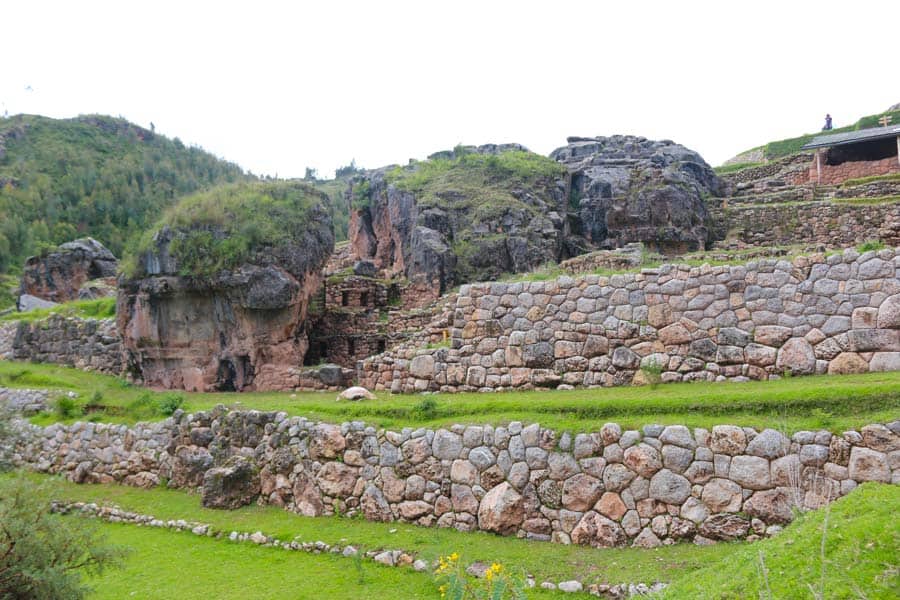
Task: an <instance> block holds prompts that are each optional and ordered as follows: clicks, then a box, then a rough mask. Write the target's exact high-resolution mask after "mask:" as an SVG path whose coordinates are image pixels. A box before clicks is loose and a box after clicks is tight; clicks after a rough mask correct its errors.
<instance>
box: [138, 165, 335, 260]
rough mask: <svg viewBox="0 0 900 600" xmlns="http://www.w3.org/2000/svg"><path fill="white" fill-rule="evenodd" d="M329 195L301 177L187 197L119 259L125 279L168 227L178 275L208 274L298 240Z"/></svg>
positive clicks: (313, 222)
mask: <svg viewBox="0 0 900 600" xmlns="http://www.w3.org/2000/svg"><path fill="white" fill-rule="evenodd" d="M326 202H327V197H326V196H325V194H323V193H322V192H319V191H317V190H316V189H315V188H313V187H312V186H310V185H308V184H306V183H302V182H299V181H288V182H248V183H244V182H242V183H235V184H230V185H224V186H219V187H216V188H213V189H210V190H206V191H203V192H198V193H196V194H193V195H191V196H188V197H186V198H184V199H182V200H181V201H179V202H178V204H176V205H175V206H173V207H172V208H170V209H169V210H168V211H167V212H166V213H165V215H164V216H163V217H162V219H160V220H159V221H158V222H157V223H156V225H155V226H154V227H153V228H152V229H150V230H149V231H147V232H146V233H145V234H144V235H143V236H142V237H141V239H140V241H139V242H138V243H137V245H136V248H135V249H134V250H133V251H130V252H129V253H128V254H126V256H125V257H124V259H123V261H122V262H123V265H122V271H123V272H124V273H125V275H126V276H128V277H140V276H143V275H145V274H146V265H145V264H144V261H145V260H146V257H147V255H148V254H151V253H153V252H155V251H156V249H157V248H156V244H157V242H158V236H159V234H160V233H161V232H162V231H163V230H164V229H165V228H168V229H170V230H172V232H173V238H172V240H171V243H170V245H169V248H168V252H169V254H170V255H171V256H172V257H173V258H174V259H175V261H176V264H177V266H178V270H179V274H180V275H182V276H193V277H209V276H212V275H214V274H216V273H218V272H220V271H222V270H228V269H233V268H235V267H237V266H239V265H241V264H242V263H245V262H248V261H252V260H254V257H255V256H256V254H257V253H258V252H260V251H272V250H278V249H280V248H283V247H285V246H288V245H290V244H291V243H293V242H299V241H300V240H302V239H303V238H304V236H305V235H306V234H307V233H308V232H309V229H310V228H311V227H315V226H317V225H318V224H319V222H318V216H317V215H313V214H312V213H313V212H314V211H317V210H323V209H324V208H325V203H326Z"/></svg>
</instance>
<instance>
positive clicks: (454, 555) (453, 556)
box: [450, 552, 459, 560]
mask: <svg viewBox="0 0 900 600" xmlns="http://www.w3.org/2000/svg"><path fill="white" fill-rule="evenodd" d="M458 559H459V554H457V553H456V552H454V553H453V554H451V555H450V560H458Z"/></svg>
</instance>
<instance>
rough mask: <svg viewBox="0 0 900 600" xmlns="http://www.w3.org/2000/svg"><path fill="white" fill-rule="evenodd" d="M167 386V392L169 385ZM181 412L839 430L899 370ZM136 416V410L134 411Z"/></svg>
mask: <svg viewBox="0 0 900 600" xmlns="http://www.w3.org/2000/svg"><path fill="white" fill-rule="evenodd" d="M0 385H2V386H8V387H20V388H52V389H59V390H62V391H70V390H71V391H75V392H78V393H79V394H80V397H79V399H78V401H77V402H78V403H79V404H80V405H84V404H86V403H88V402H90V403H92V404H104V405H107V406H109V407H111V410H109V411H108V412H107V413H106V414H104V413H96V414H94V415H93V420H103V421H113V422H125V423H127V422H133V421H134V420H135V419H136V418H140V416H139V417H136V416H134V415H129V414H128V412H127V407H128V406H129V405H131V404H133V403H135V401H137V400H139V399H140V398H141V397H142V396H150V397H152V398H154V399H159V398H162V395H163V393H161V392H152V391H148V390H146V389H143V388H140V387H136V386H132V385H129V384H128V383H127V382H125V381H124V380H121V379H118V378H115V377H110V376H106V375H99V374H96V373H89V372H84V371H80V370H77V369H72V368H67V367H60V366H57V365H41V364H31V363H19V362H10V361H0ZM169 393H170V394H171V392H169ZM184 398H185V405H184V408H185V410H187V411H196V410H203V409H208V408H211V407H213V406H215V405H216V404H220V403H221V404H225V405H227V406H233V407H242V408H254V409H259V410H283V411H286V412H287V413H288V414H290V415H302V416H305V417H307V418H310V419H321V420H326V421H331V422H340V421H344V420H352V419H361V420H364V421H367V422H368V423H370V424H372V425H375V426H383V427H391V428H395V429H396V428H401V427H406V426H409V427H419V426H442V425H449V424H452V423H492V424H501V423H506V422H509V421H511V420H520V421H524V422H539V423H541V424H542V425H543V426H545V427H552V428H555V429H557V430H568V431H573V432H578V431H597V430H599V428H600V427H601V426H602V425H603V423H606V422H608V421H616V422H618V423H620V424H622V425H623V426H626V427H639V426H641V425H645V424H648V423H661V424H685V425H688V426H692V427H711V426H712V425H715V424H723V423H731V424H735V423H737V424H740V425H742V426H753V427H760V428H761V427H773V428H779V429H784V430H786V431H788V432H793V431H797V430H801V429H813V430H815V429H830V430H833V431H843V430H846V429H850V428H856V427H860V426H862V425H866V424H869V423H873V422H888V421H892V420H894V419H897V418H898V417H900V372H894V373H868V374H865V375H843V376H833V375H828V376H819V377H792V378H787V379H782V380H779V381H768V382H747V383H740V384H737V383H678V384H666V385H660V386H658V387H657V388H656V389H650V388H648V387H617V388H605V389H579V390H571V391H556V390H552V391H531V392H506V393H496V394H447V395H440V394H438V395H432V396H426V397H421V396H392V395H389V394H385V393H382V394H381V397H380V398H379V399H378V400H376V401H369V402H356V403H350V402H335V400H334V398H335V394H333V393H315V392H309V393H297V394H289V393H285V392H255V393H244V394H234V393H231V394H228V393H214V394H213V393H210V394H202V393H189V394H184ZM141 416H144V415H141ZM76 419H79V420H84V419H85V416H83V415H77V416H73V417H70V418H68V419H60V418H59V417H58V416H57V415H55V414H51V413H48V414H43V415H38V416H36V417H34V418H33V422H36V423H39V424H45V425H46V424H49V423H52V422H55V421H57V420H63V421H67V422H72V421H74V420H76Z"/></svg>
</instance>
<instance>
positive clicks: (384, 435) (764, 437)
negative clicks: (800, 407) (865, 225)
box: [14, 407, 900, 547]
mask: <svg viewBox="0 0 900 600" xmlns="http://www.w3.org/2000/svg"><path fill="white" fill-rule="evenodd" d="M19 427H20V428H21V437H20V439H19V441H18V443H17V445H16V447H15V455H14V462H15V463H17V464H19V465H23V466H27V467H30V468H32V469H35V470H38V471H43V472H49V473H61V474H64V475H65V476H66V477H68V478H69V479H72V480H74V481H76V482H79V483H81V482H121V483H125V484H128V485H136V486H142V487H150V486H154V485H157V484H158V483H159V482H160V481H161V480H162V478H166V479H167V480H168V485H169V486H170V487H175V488H184V489H197V488H201V489H202V502H203V504H204V505H205V506H210V507H219V508H223V507H227V508H234V507H236V506H240V505H242V504H247V503H250V502H253V501H259V502H260V503H263V504H266V503H268V504H274V505H278V506H282V507H284V508H285V509H287V510H290V511H293V512H297V513H300V514H303V515H309V516H314V515H322V514H331V513H333V512H340V513H341V514H345V515H348V516H351V515H355V514H358V513H361V514H362V515H363V516H364V517H365V518H366V519H369V520H375V521H404V522H411V523H417V524H419V525H426V526H430V525H437V526H440V527H455V528H457V529H460V530H465V531H471V530H485V531H492V532H495V533H499V534H503V535H516V536H519V537H525V538H529V539H535V540H552V541H556V542H561V543H576V544H585V545H592V546H598V547H600V546H624V545H629V544H633V545H636V546H642V547H654V546H658V545H660V544H662V543H672V542H674V541H676V540H693V541H694V542H696V543H708V542H709V541H710V540H731V539H738V538H751V539H752V538H753V537H758V536H759V535H762V534H764V533H772V532H774V531H777V530H778V529H779V528H780V526H781V525H783V524H785V523H787V522H789V521H790V520H791V519H792V518H793V515H794V512H793V511H794V509H796V508H801V509H802V508H817V507H819V506H821V505H823V504H824V503H826V502H829V501H831V500H833V499H835V498H837V497H839V496H841V495H843V494H846V493H848V492H849V491H851V490H852V489H854V488H855V487H856V486H857V485H858V484H859V483H862V482H865V481H881V482H888V483H890V482H893V483H895V484H896V483H900V435H898V434H900V421H894V422H893V423H890V424H888V425H887V426H884V425H869V426H867V427H863V428H862V429H861V430H860V431H858V432H857V431H848V432H845V433H843V434H841V435H833V434H831V433H829V432H827V431H818V432H814V431H802V432H798V433H796V434H794V435H793V436H791V438H787V437H785V436H784V435H782V434H781V433H779V432H778V431H775V430H771V429H767V430H764V431H762V432H757V431H755V430H753V429H749V428H741V427H736V426H731V425H719V426H715V427H713V428H712V429H711V430H706V429H701V428H697V429H693V430H691V429H689V428H687V427H684V426H678V425H671V426H667V427H663V426H657V425H650V426H646V427H644V428H643V429H642V430H640V431H637V430H628V431H622V428H621V427H619V426H618V425H616V424H612V423H610V424H607V425H604V426H603V427H602V428H601V430H600V431H598V432H595V433H585V434H578V435H574V436H573V435H571V434H569V433H559V432H556V431H552V430H548V429H543V428H541V427H540V426H539V425H537V424H532V425H528V426H525V425H523V424H522V423H518V422H513V423H510V424H509V425H508V426H505V427H492V426H463V425H455V426H453V427H451V428H449V429H439V430H436V431H435V430H431V429H425V428H421V429H415V430H413V429H403V430H402V431H386V430H376V429H375V428H374V427H369V426H366V425H365V423H362V422H351V423H343V424H341V425H331V424H327V423H314V422H310V421H307V420H306V419H304V418H301V417H291V418H289V417H288V416H287V415H286V414H284V413H262V412H256V411H247V412H237V411H233V412H228V411H226V409H225V408H224V407H218V408H217V409H215V410H213V411H210V412H199V413H196V414H194V415H186V414H184V413H182V412H181V411H177V412H176V413H175V415H174V416H173V417H172V418H169V419H166V420H165V421H162V422H158V423H152V424H146V423H139V424H137V425H135V426H134V427H128V426H125V425H104V424H95V423H76V424H74V425H70V426H65V425H52V426H49V427H46V428H41V427H38V426H34V425H29V424H25V423H24V422H19Z"/></svg>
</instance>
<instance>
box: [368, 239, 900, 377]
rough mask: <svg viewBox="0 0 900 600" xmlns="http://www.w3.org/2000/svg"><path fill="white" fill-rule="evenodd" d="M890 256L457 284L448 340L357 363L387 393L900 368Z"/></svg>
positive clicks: (899, 306)
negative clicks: (654, 375)
mask: <svg viewBox="0 0 900 600" xmlns="http://www.w3.org/2000/svg"><path fill="white" fill-rule="evenodd" d="M898 266H900V256H898V254H897V252H896V251H895V250H890V249H888V250H882V251H879V252H866V253H864V254H862V255H860V254H859V253H858V252H856V251H855V250H852V249H849V250H845V251H844V252H843V253H842V254H835V255H832V256H829V257H827V258H826V257H825V256H823V255H814V256H810V257H799V258H797V259H795V260H793V261H792V262H790V261H787V260H775V259H765V260H759V261H757V262H750V263H748V264H747V265H746V266H723V267H708V266H705V267H694V268H691V267H687V266H672V265H665V266H663V267H660V268H659V269H647V270H644V271H642V272H641V273H637V274H625V275H613V276H612V277H608V278H607V277H599V276H594V275H586V276H582V277H578V278H573V277H560V278H559V279H557V280H555V281H533V282H518V283H485V284H473V285H468V286H463V287H462V288H461V290H460V294H459V298H458V300H457V303H456V309H455V312H454V317H453V326H452V327H451V329H450V347H449V348H439V349H426V348H421V347H412V346H399V347H397V348H394V349H392V350H391V351H389V352H387V353H384V354H381V355H377V356H375V357H372V358H370V359H367V360H366V361H364V362H363V363H361V372H360V382H361V385H363V386H366V387H368V388H370V389H379V390H382V389H389V390H391V391H392V392H412V391H426V390H440V391H448V392H452V391H476V390H480V391H492V390H500V389H509V388H525V389H527V388H532V387H558V386H563V387H565V386H598V385H603V386H609V385H620V384H629V383H632V382H641V381H642V380H643V381H646V380H647V379H648V378H649V377H650V376H652V373H653V372H655V371H660V372H661V373H660V377H661V380H662V381H665V382H668V381H695V380H706V381H712V380H725V379H733V380H743V379H746V378H750V379H767V378H771V377H775V376H781V375H783V374H785V373H786V372H788V371H790V373H791V374H795V375H796V374H801V375H803V374H813V373H826V372H827V373H859V372H867V371H886V370H898V369H900V281H898V279H897V268H898Z"/></svg>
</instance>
